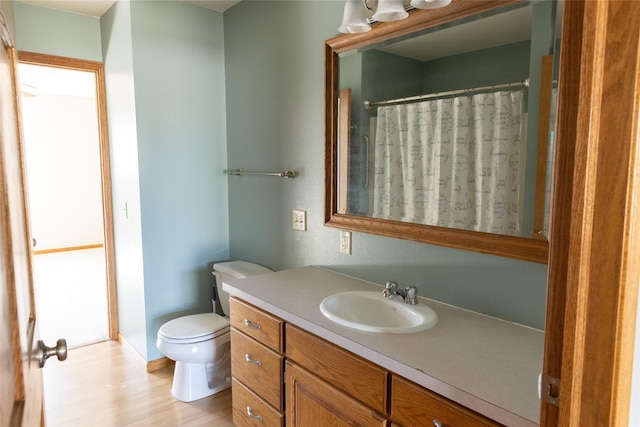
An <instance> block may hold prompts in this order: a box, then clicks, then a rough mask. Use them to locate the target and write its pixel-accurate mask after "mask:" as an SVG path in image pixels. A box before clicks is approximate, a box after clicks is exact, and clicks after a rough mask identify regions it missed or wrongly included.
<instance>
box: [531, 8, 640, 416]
mask: <svg viewBox="0 0 640 427" xmlns="http://www.w3.org/2000/svg"><path fill="white" fill-rule="evenodd" d="M564 7H565V10H564V18H563V25H562V31H563V33H562V51H561V58H560V86H559V92H560V96H559V106H558V111H559V117H558V129H557V144H556V146H557V151H556V158H555V159H554V160H555V161H554V168H555V169H554V176H555V177H554V189H553V202H552V221H551V233H550V239H549V241H550V256H549V273H548V274H549V281H548V286H549V288H548V292H547V295H548V296H547V318H546V326H545V331H546V332H545V350H544V367H543V372H544V373H545V374H547V375H549V376H551V377H555V378H558V379H559V390H560V395H559V399H558V400H559V407H556V406H553V405H552V404H551V403H542V404H541V417H540V424H541V425H542V426H556V425H562V426H575V427H579V426H596V425H602V426H604V425H606V426H627V425H628V422H629V410H630V403H631V402H630V395H631V372H632V368H633V364H634V341H635V337H636V330H635V329H636V327H635V326H636V325H635V322H636V314H637V305H638V286H639V283H640V263H639V262H638V260H639V259H640V143H639V141H638V140H639V128H640V2H637V1H619V0H598V1H590V0H575V1H565V2H564ZM636 368H640V366H636ZM543 393H545V390H543ZM554 393H555V391H554Z"/></svg>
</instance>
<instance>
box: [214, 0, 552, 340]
mask: <svg viewBox="0 0 640 427" xmlns="http://www.w3.org/2000/svg"><path fill="white" fill-rule="evenodd" d="M343 6H344V3H343V2H324V1H305V2H287V1H242V2H241V3H239V4H237V5H236V6H234V7H233V8H231V9H229V10H228V11H227V12H225V14H224V21H225V22H224V25H225V64H226V69H227V72H226V75H227V85H226V90H227V135H228V137H227V138H228V139H227V146H228V156H229V160H228V163H229V166H230V167H238V168H245V169H247V170H249V169H255V170H281V169H296V170H299V171H300V176H299V177H298V178H296V179H294V180H282V179H276V178H269V177H251V176H243V177H230V178H229V213H230V215H229V216H230V222H229V225H230V242H231V257H232V258H242V259H246V260H249V261H253V262H258V263H261V264H264V265H266V266H268V267H270V268H273V269H285V268H291V267H296V266H301V265H308V264H315V265H323V266H326V267H329V268H331V269H333V270H336V271H340V272H344V273H347V274H351V275H354V276H356V277H360V278H363V279H366V280H371V281H373V282H376V283H379V284H383V283H385V282H386V281H387V280H392V279H393V280H398V281H400V282H403V283H407V284H414V285H416V286H418V288H419V293H420V294H421V295H424V296H427V297H431V298H435V299H437V300H440V301H444V302H447V303H451V304H455V305H458V306H461V307H465V308H468V309H471V310H475V311H479V312H482V313H486V314H489V315H492V316H496V317H499V318H503V319H507V320H510V321H514V322H518V323H523V324H526V325H530V326H533V327H537V328H543V325H544V315H545V297H546V275H547V266H546V265H540V264H536V263H530V262H524V261H517V260H512V259H507V258H501V257H496V256H491V255H483V254H477V253H473V252H468V251H462V250H455V249H449V248H443V247H439V246H433V245H428V244H420V243H415V242H408V241H402V240H398V239H391V238H385V237H378V236H372V235H367V234H363V233H353V239H352V243H353V254H352V255H350V256H349V255H343V254H340V253H339V246H338V243H339V231H338V230H337V229H333V228H328V227H325V226H324V224H323V222H324V221H323V217H324V56H323V45H324V40H325V39H328V38H330V37H332V36H334V35H336V33H337V26H338V25H339V23H340V22H341V19H342V11H343ZM310 16H312V17H313V19H308V17H310ZM256 70H259V72H256ZM293 209H304V210H306V211H307V221H308V222H307V228H308V231H307V232H306V233H305V232H299V231H294V230H292V229H291V225H290V223H291V212H292V210H293Z"/></svg>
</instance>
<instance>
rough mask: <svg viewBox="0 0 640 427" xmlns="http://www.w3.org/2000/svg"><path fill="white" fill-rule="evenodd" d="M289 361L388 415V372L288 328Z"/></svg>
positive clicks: (304, 333)
mask: <svg viewBox="0 0 640 427" xmlns="http://www.w3.org/2000/svg"><path fill="white" fill-rule="evenodd" d="M286 328H287V331H286V333H287V340H286V341H287V343H286V351H285V352H286V355H287V358H288V359H291V360H293V361H295V362H297V363H298V364H299V365H300V366H302V367H304V368H305V369H307V370H309V371H311V372H313V373H314V374H315V375H317V376H318V377H320V378H322V379H323V380H325V381H327V382H328V383H330V384H331V385H333V386H334V387H336V388H337V389H339V390H342V391H344V392H345V393H347V394H349V395H351V396H354V397H355V398H356V399H358V400H359V401H360V402H362V403H364V404H365V405H367V406H369V407H370V408H371V409H374V410H375V411H377V412H380V413H382V414H384V413H386V408H387V404H386V403H387V375H388V374H387V371H385V370H384V369H382V368H381V367H379V366H377V365H374V364H373V363H371V362H368V361H366V360H364V359H362V358H360V357H358V356H356V355H355V354H353V353H350V352H348V351H346V350H343V349H341V348H339V347H337V346H335V345H334V344H331V343H330V342H328V341H325V340H323V339H321V338H318V337H316V336H314V335H311V334H309V333H308V332H305V331H303V330H301V329H298V328H296V327H294V326H291V325H289V324H287V326H286Z"/></svg>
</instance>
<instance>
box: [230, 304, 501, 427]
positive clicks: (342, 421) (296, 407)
mask: <svg viewBox="0 0 640 427" xmlns="http://www.w3.org/2000/svg"><path fill="white" fill-rule="evenodd" d="M230 322H231V375H232V377H233V378H232V399H233V422H234V424H235V425H236V426H238V427H244V426H252V427H257V426H267V427H271V426H277V427H284V425H285V421H286V425H287V426H291V427H296V426H298V427H316V426H318V427H319V426H327V425H331V426H345V427H348V426H354V425H357V426H376V427H384V426H392V427H403V426H404V427H420V426H429V427H433V426H442V427H454V426H455V427H460V426H464V427H480V426H482V427H488V426H490V427H495V426H499V425H500V424H498V423H496V422H494V421H492V420H490V419H488V418H485V417H484V416H482V415H480V414H477V413H475V412H473V411H471V410H470V409H467V408H465V407H463V406H461V405H458V404H457V403H455V402H452V401H450V400H448V399H446V398H444V397H442V396H440V395H438V394H436V393H433V392H431V391H429V390H427V389H425V388H423V387H421V386H419V385H417V384H415V383H413V382H411V381H408V380H406V379H404V378H402V377H399V376H397V375H395V374H392V373H390V372H389V371H387V370H385V369H383V368H381V367H380V366H378V365H376V364H374V363H372V362H370V361H368V360H365V359H363V358H361V357H359V356H357V355H355V354H353V353H351V352H349V351H347V350H344V349H342V348H340V347H338V346H336V345H335V344H333V343H330V342H328V341H325V340H324V339H322V338H319V337H317V336H315V335H313V334H311V333H309V332H307V331H305V330H303V329H300V328H298V327H296V326H293V325H290V324H285V322H284V321H282V320H281V319H279V318H277V317H275V316H273V315H271V314H269V313H266V312H264V311H262V310H260V309H258V308H256V307H253V306H252V305H250V304H247V303H245V302H243V301H240V300H238V299H236V298H231V313H230ZM283 385H284V386H283Z"/></svg>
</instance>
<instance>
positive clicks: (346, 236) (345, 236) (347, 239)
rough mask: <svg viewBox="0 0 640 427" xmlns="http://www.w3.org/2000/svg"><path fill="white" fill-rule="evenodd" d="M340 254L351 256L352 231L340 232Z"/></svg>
mask: <svg viewBox="0 0 640 427" xmlns="http://www.w3.org/2000/svg"><path fill="white" fill-rule="evenodd" d="M340 253H343V254H347V255H351V232H350V231H340Z"/></svg>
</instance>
